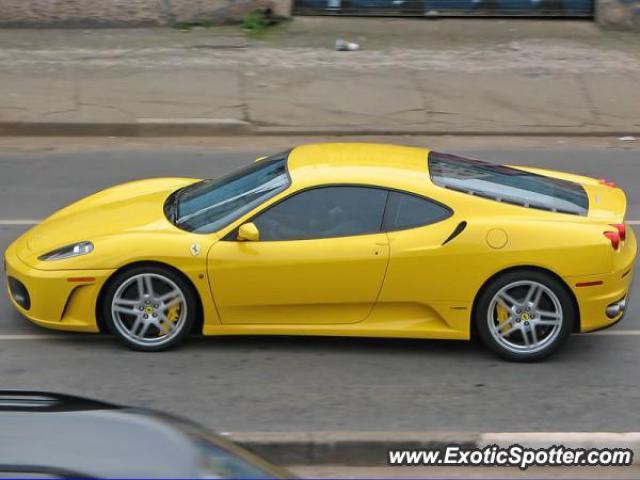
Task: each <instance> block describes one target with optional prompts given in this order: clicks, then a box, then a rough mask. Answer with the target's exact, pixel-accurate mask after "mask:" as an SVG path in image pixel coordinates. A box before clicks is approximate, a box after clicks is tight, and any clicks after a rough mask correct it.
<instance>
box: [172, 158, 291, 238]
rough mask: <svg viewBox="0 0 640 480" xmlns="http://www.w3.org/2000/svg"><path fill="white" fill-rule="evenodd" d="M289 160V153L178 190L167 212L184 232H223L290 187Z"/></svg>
mask: <svg viewBox="0 0 640 480" xmlns="http://www.w3.org/2000/svg"><path fill="white" fill-rule="evenodd" d="M287 157H288V152H286V153H282V154H278V155H274V156H272V157H269V158H265V159H263V160H260V161H259V162H257V163H255V164H253V165H251V166H250V167H248V168H245V169H243V170H241V171H239V172H236V173H233V174H231V175H229V176H226V177H223V178H221V179H217V180H204V181H202V182H198V183H195V184H193V185H190V186H188V187H185V188H183V189H181V190H178V191H177V192H175V193H174V194H173V195H172V196H171V197H170V198H169V199H168V200H167V205H166V206H165V211H166V212H167V215H168V216H169V218H170V219H171V221H173V223H174V224H175V225H176V226H178V227H180V228H182V229H184V230H188V231H190V232H196V233H211V232H215V231H217V230H220V229H221V228H223V227H225V226H226V225H228V224H229V223H230V222H232V221H233V220H235V219H237V218H239V217H241V216H242V215H244V214H245V213H247V212H249V211H250V210H252V209H253V208H255V207H256V206H258V205H260V204H261V203H262V202H264V201H265V200H267V199H268V198H271V197H273V196H274V195H276V194H278V193H279V192H281V191H283V190H284V189H286V188H287V187H288V186H289V184H290V181H289V175H288V174H287V167H286V161H287Z"/></svg>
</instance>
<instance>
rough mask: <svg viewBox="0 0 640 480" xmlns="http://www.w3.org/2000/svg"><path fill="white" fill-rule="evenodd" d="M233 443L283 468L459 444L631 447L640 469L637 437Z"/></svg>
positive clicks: (308, 437) (329, 435)
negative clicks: (285, 466) (394, 451)
mask: <svg viewBox="0 0 640 480" xmlns="http://www.w3.org/2000/svg"><path fill="white" fill-rule="evenodd" d="M225 435H227V436H228V437H229V438H230V439H231V440H233V441H234V442H237V443H239V444H240V445H242V446H244V447H245V448H247V449H248V450H251V451H252V452H254V453H256V454H258V455H260V456H262V457H264V458H266V459H268V460H270V461H272V462H273V463H275V464H279V465H344V466H354V467H355V466H358V467H361V466H371V467H378V466H387V451H388V450H390V449H397V450H416V449H424V450H438V449H444V448H445V447H446V446H447V445H451V444H456V445H461V446H462V447H463V448H482V447H485V446H488V445H494V444H496V445H499V446H503V447H507V446H509V445H513V444H519V445H522V446H524V447H531V448H541V447H550V446H553V445H563V446H566V447H572V448H585V449H589V448H596V447H597V448H604V447H609V448H631V449H632V450H633V451H634V460H633V461H634V465H640V432H637V433H581V432H567V433H564V432H563V433H473V432H467V433H464V432H462V433H457V432H431V433H420V432H400V433H395V432H301V433H281V432H233V433H226V434H225Z"/></svg>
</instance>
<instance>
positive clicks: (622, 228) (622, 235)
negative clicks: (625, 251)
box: [611, 223, 627, 242]
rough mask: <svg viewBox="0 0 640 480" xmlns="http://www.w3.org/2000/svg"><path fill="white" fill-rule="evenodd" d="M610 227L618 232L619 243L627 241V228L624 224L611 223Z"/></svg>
mask: <svg viewBox="0 0 640 480" xmlns="http://www.w3.org/2000/svg"><path fill="white" fill-rule="evenodd" d="M611 226H612V227H613V228H615V229H616V230H618V236H619V237H620V241H621V242H624V241H625V240H626V239H627V228H626V227H625V225H624V223H613V224H611Z"/></svg>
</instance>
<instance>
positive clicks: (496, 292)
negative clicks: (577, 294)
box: [475, 270, 577, 362]
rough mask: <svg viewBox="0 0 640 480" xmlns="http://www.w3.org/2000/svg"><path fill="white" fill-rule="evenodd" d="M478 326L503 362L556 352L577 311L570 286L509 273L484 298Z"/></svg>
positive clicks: (534, 273) (532, 273)
mask: <svg viewBox="0 0 640 480" xmlns="http://www.w3.org/2000/svg"><path fill="white" fill-rule="evenodd" d="M475 315H476V318H475V321H476V326H477V328H478V333H479V335H480V338H481V339H482V341H483V343H484V344H485V345H486V346H487V347H489V348H490V349H491V350H493V351H494V352H496V353H497V354H498V355H500V356H501V357H503V358H506V359H508V360H512V361H520V362H528V361H535V360H541V359H543V358H545V357H547V356H549V355H551V354H552V353H554V352H555V351H556V350H557V349H558V348H559V347H560V346H561V345H562V344H563V343H564V342H565V341H566V340H567V338H568V337H569V335H570V334H571V331H572V330H573V326H574V324H575V322H576V317H577V312H576V311H575V307H574V305H573V301H572V299H571V297H570V295H569V293H568V292H567V289H566V287H565V286H564V285H563V284H562V283H560V282H559V281H558V280H557V279H555V278H554V277H552V276H551V275H548V274H545V273H543V272H539V271H533V270H527V271H525V270H523V271H516V272H509V273H506V274H504V275H501V276H500V277H498V278H497V279H496V280H494V281H493V282H492V283H491V284H490V285H489V286H488V288H487V289H485V291H484V292H483V293H482V296H481V297H480V299H479V302H478V305H477V308H476V311H475Z"/></svg>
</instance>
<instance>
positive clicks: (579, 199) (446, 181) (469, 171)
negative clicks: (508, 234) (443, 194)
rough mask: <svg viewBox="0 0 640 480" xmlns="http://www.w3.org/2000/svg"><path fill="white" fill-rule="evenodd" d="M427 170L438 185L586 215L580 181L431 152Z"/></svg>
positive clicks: (515, 202)
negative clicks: (575, 181) (578, 182)
mask: <svg viewBox="0 0 640 480" xmlns="http://www.w3.org/2000/svg"><path fill="white" fill-rule="evenodd" d="M429 174H430V175H431V180H432V181H433V183H435V184H436V185H438V186H440V187H444V188H449V189H451V190H457V191H460V192H464V193H468V194H471V195H477V196H481V197H485V198H489V199H491V200H496V201H499V202H505V203H511V204H515V205H520V206H524V207H529V208H538V209H541V210H550V211H554V212H562V213H570V214H573V215H586V214H587V211H588V208H589V199H588V197H587V194H586V192H585V191H584V188H582V186H581V185H579V184H577V183H574V182H570V181H567V180H561V179H557V178H551V177H545V176H543V175H537V174H535V173H530V172H526V171H524V170H518V169H517V168H511V167H507V166H505V165H496V164H492V163H488V162H483V161H480V160H472V159H469V158H464V157H459V156H456V155H449V154H444V153H438V152H431V153H430V154H429Z"/></svg>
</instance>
